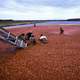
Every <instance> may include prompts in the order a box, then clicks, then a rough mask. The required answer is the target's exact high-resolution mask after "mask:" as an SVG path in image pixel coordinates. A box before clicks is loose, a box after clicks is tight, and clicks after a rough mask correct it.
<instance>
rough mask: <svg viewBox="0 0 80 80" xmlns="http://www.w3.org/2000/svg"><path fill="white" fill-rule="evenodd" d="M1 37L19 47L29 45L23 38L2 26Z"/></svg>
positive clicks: (0, 29)
mask: <svg viewBox="0 0 80 80" xmlns="http://www.w3.org/2000/svg"><path fill="white" fill-rule="evenodd" d="M0 39H2V40H4V41H6V42H8V43H10V44H12V45H14V46H16V47H18V48H25V47H27V45H26V43H25V42H24V41H23V40H20V39H19V38H18V37H17V36H15V35H14V34H12V33H11V32H9V31H8V30H6V29H4V28H0Z"/></svg>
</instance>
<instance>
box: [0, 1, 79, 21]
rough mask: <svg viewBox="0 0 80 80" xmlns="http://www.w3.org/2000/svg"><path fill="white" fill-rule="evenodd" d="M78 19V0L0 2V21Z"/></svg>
mask: <svg viewBox="0 0 80 80" xmlns="http://www.w3.org/2000/svg"><path fill="white" fill-rule="evenodd" d="M68 18H80V0H0V19H14V20H46V19H49V20H51V19H68Z"/></svg>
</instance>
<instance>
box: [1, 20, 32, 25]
mask: <svg viewBox="0 0 80 80" xmlns="http://www.w3.org/2000/svg"><path fill="white" fill-rule="evenodd" d="M19 24H20V25H21V24H32V22H31V21H14V20H0V26H11V25H19Z"/></svg>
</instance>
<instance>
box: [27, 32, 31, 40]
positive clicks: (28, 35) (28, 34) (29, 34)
mask: <svg viewBox="0 0 80 80" xmlns="http://www.w3.org/2000/svg"><path fill="white" fill-rule="evenodd" d="M31 35H32V32H28V33H27V34H26V40H29V38H30V37H31Z"/></svg>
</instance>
